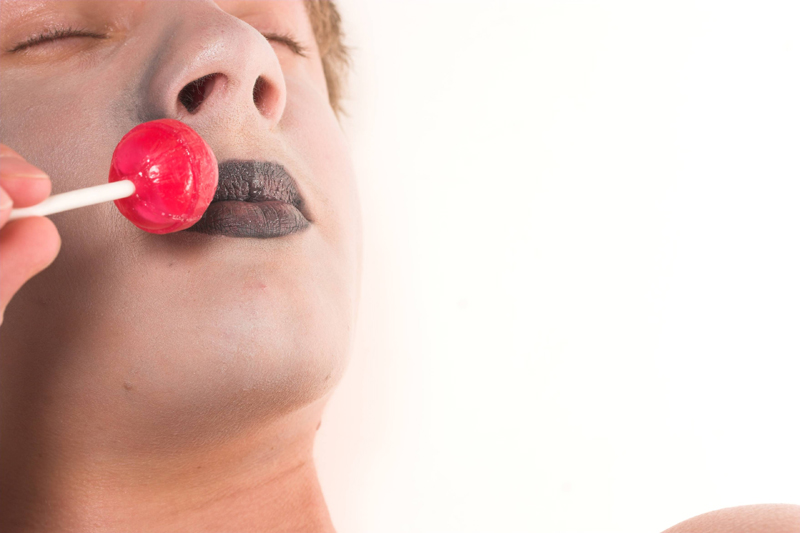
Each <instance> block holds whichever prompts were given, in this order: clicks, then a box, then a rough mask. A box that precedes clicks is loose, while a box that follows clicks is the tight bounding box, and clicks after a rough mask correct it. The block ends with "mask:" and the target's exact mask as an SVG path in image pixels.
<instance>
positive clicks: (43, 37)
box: [9, 27, 308, 57]
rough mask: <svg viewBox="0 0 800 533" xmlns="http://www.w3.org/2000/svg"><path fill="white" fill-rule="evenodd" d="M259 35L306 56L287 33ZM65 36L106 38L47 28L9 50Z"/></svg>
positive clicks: (86, 33)
mask: <svg viewBox="0 0 800 533" xmlns="http://www.w3.org/2000/svg"><path fill="white" fill-rule="evenodd" d="M261 35H263V36H264V38H265V39H267V41H271V40H272V41H277V42H279V43H282V44H284V45H286V46H287V47H288V48H289V49H290V50H291V51H292V52H294V53H295V54H297V55H299V56H301V57H308V55H307V52H308V50H307V49H306V48H305V47H304V46H302V45H301V44H300V43H298V42H297V41H295V40H294V39H292V38H291V37H289V36H288V35H283V34H276V33H262V34H261ZM67 37H93V38H95V39H106V38H107V36H105V35H101V34H99V33H94V32H91V31H88V30H79V29H76V28H71V27H69V28H56V29H49V30H46V31H44V32H42V33H40V34H39V35H35V36H33V37H31V38H29V39H26V40H25V41H23V42H21V43H20V44H18V45H17V46H15V47H14V48H12V49H11V50H9V52H12V53H13V52H20V51H22V50H25V49H26V48H31V47H33V46H36V45H38V44H44V43H48V42H52V41H57V40H59V39H65V38H67Z"/></svg>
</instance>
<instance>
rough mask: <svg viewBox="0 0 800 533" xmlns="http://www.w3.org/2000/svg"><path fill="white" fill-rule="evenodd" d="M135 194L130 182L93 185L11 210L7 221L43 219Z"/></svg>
mask: <svg viewBox="0 0 800 533" xmlns="http://www.w3.org/2000/svg"><path fill="white" fill-rule="evenodd" d="M135 192H136V185H134V184H133V182H132V181H131V180H120V181H115V182H113V183H105V184H103V185H95V186H94V187H86V188H85V189H78V190H75V191H69V192H62V193H61V194H55V195H53V196H50V197H49V198H47V199H46V200H45V201H44V202H40V203H38V204H36V205H32V206H30V207H20V208H18V209H12V210H11V216H9V217H8V220H14V219H16V218H24V217H43V216H45V215H52V214H53V213H60V212H62V211H69V210H70V209H75V208H77V207H85V206H87V205H94V204H99V203H102V202H109V201H111V200H119V199H120V198H127V197H128V196H130V195H132V194H133V193H135Z"/></svg>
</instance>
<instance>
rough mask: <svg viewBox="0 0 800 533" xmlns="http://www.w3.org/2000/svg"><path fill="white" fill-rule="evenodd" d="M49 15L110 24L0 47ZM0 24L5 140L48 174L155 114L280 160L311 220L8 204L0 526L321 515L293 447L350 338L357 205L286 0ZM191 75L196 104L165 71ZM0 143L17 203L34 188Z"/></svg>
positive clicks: (251, 526)
mask: <svg viewBox="0 0 800 533" xmlns="http://www.w3.org/2000/svg"><path fill="white" fill-rule="evenodd" d="M51 23H53V24H63V25H66V26H72V27H73V28H74V27H80V28H82V29H88V30H91V31H93V32H97V33H101V34H104V35H107V36H108V38H105V39H99V38H93V37H69V38H65V39H60V40H57V41H51V42H48V43H43V44H41V45H38V46H35V47H33V48H29V49H27V50H24V51H20V52H16V53H11V52H9V50H11V49H13V48H14V47H15V46H16V45H18V44H19V43H20V42H23V41H25V40H26V39H28V38H29V37H32V36H34V35H36V34H38V33H40V32H41V31H42V30H44V29H45V28H46V27H47V26H48V25H49V24H51ZM0 24H1V27H0V41H1V44H2V53H1V54H0V69H1V72H0V74H1V75H0V116H1V117H2V121H0V142H2V144H4V145H6V146H8V147H10V148H12V149H13V150H14V151H15V152H16V153H17V154H19V156H21V157H24V159H26V160H27V161H28V163H30V164H31V165H33V166H34V167H35V168H37V169H41V170H42V171H44V172H45V173H46V174H47V175H49V176H50V178H51V181H52V192H53V193H59V192H64V191H67V190H72V189H77V188H81V187H86V186H90V185H95V184H100V183H104V182H105V181H106V180H107V176H108V167H109V162H110V156H111V153H112V152H113V150H114V147H115V146H116V144H117V142H118V141H119V139H120V138H121V137H122V136H123V135H124V134H125V133H126V132H127V131H128V130H129V129H130V128H132V127H133V126H135V125H137V124H139V123H141V122H144V121H147V120H154V119H158V118H174V119H178V120H182V121H184V122H185V123H187V124H189V125H190V126H191V127H192V128H194V129H195V130H196V131H197V132H198V133H200V135H202V136H203V138H204V139H205V140H206V141H207V142H208V143H209V145H210V146H211V147H212V149H213V150H214V152H215V154H216V156H217V158H218V160H220V161H224V160H227V159H261V160H272V161H277V162H279V163H281V164H283V165H284V166H285V167H286V168H287V169H288V170H289V172H290V173H291V174H292V175H293V177H294V178H295V180H296V182H297V186H298V189H299V191H300V194H301V195H302V197H303V198H304V200H305V204H306V206H307V207H308V211H309V212H310V217H309V218H310V219H311V221H312V224H311V225H310V227H309V228H307V229H306V230H304V231H303V232H301V233H298V234H293V235H289V236H286V237H282V238H278V239H240V238H231V237H225V236H208V235H203V234H196V233H190V232H184V233H175V234H169V235H153V234H149V233H145V232H142V231H141V230H139V229H138V228H136V227H135V226H133V225H132V224H131V223H130V222H129V221H127V220H126V219H125V218H124V217H122V216H121V215H120V214H119V212H118V211H117V210H116V208H115V207H114V205H113V204H112V203H106V204H101V205H97V206H91V207H85V208H81V209H77V210H74V211H69V212H65V213H60V214H56V215H51V216H50V217H49V219H50V220H48V219H45V218H41V217H37V218H35V219H28V220H18V221H14V222H10V223H8V224H6V225H5V226H4V227H3V228H2V235H0V245H2V249H0V253H2V254H3V265H4V266H3V268H4V271H3V273H2V274H3V298H4V300H3V302H2V303H3V304H4V305H5V304H6V303H8V307H7V308H6V309H5V314H4V323H3V325H2V335H0V353H2V357H1V358H0V436H1V437H0V490H2V494H1V495H0V530H2V531H42V530H46V531H50V530H74V531H115V530H116V531H122V530H127V531H176V530H178V529H176V528H177V527H180V530H186V531H220V530H228V531H287V530H288V531H332V530H333V527H332V525H331V521H330V517H329V515H328V512H327V509H326V507H325V503H324V500H323V498H322V494H321V491H320V487H319V483H318V481H317V475H316V470H315V467H314V464H313V460H312V447H313V441H314V436H315V432H316V430H317V428H318V427H319V424H320V417H321V413H322V408H323V406H324V404H325V402H326V401H327V399H328V397H329V395H330V393H331V392H332V390H333V387H334V386H335V384H336V383H337V382H338V381H339V379H340V376H341V375H342V372H343V370H344V368H345V366H346V362H347V358H348V353H349V350H350V344H351V333H352V331H353V327H354V323H355V319H356V314H357V302H358V290H359V279H360V263H361V259H360V249H361V241H360V235H361V226H360V224H361V223H360V215H359V205H358V198H357V194H356V185H355V177H354V172H353V167H352V162H351V159H350V155H349V150H348V147H347V144H346V141H345V138H344V135H343V133H342V131H341V129H340V127H339V123H338V121H337V118H336V116H335V114H334V112H333V110H332V109H331V107H330V104H329V102H328V94H327V90H326V84H325V77H324V73H323V70H322V64H321V60H320V57H319V51H318V49H317V46H316V43H315V41H314V36H313V32H312V29H311V26H310V23H309V20H308V18H307V15H306V12H305V8H304V5H303V3H302V2H298V1H264V2H212V1H201V0H196V1H190V2H183V1H170V2H134V1H119V2H103V1H79V2H67V1H55V2H20V1H3V2H2V3H0ZM265 32H266V33H270V32H272V33H279V34H288V35H290V36H291V37H292V38H293V39H295V40H296V41H297V42H299V43H300V44H301V45H302V46H303V47H304V48H305V55H306V57H303V56H300V55H298V54H297V53H295V52H294V51H292V49H291V47H289V46H287V45H285V44H284V43H282V42H280V41H278V40H270V41H268V40H267V39H265V38H264V36H263V35H262V33H265ZM207 74H221V76H220V77H218V78H217V80H218V82H216V83H215V84H214V85H213V89H212V90H211V91H210V94H206V96H205V100H204V101H203V102H202V104H201V105H200V107H199V108H198V110H197V111H196V112H195V113H194V114H191V113H189V112H188V110H186V109H185V108H184V107H183V106H182V104H181V103H180V101H179V99H178V93H179V92H180V90H181V89H182V88H183V87H185V86H186V85H187V84H188V83H190V82H192V81H193V80H196V79H198V78H201V77H203V76H205V75H207ZM259 78H261V80H262V82H265V83H266V89H265V90H264V91H261V92H260V97H259V98H257V99H254V94H253V88H254V86H255V84H256V81H257V80H258V79H259ZM18 159H19V158H17V160H18ZM0 166H2V167H3V168H5V169H8V172H7V175H5V176H3V181H2V186H3V188H4V189H5V188H6V186H7V185H8V192H9V194H10V195H11V197H12V198H13V199H14V200H15V203H16V206H18V207H19V206H22V205H23V204H25V200H26V197H25V195H26V194H27V195H28V197H27V200H28V205H30V204H32V203H36V202H37V201H39V200H40V199H42V198H43V197H44V196H46V195H47V193H48V192H49V191H48V190H47V189H49V186H50V182H49V181H48V180H47V179H42V178H39V181H38V182H34V181H33V179H32V178H22V177H19V176H18V175H15V176H12V175H11V174H12V173H13V172H12V170H13V169H12V166H13V165H11V166H9V165H8V164H7V162H6V160H5V159H4V160H3V163H2V165H0ZM17 174H19V173H17ZM26 179H27V181H26V182H25V181H23V180H26ZM12 182H16V183H23V185H22V186H17V189H16V192H15V191H12V189H13V186H11V185H10V184H11V183H12ZM36 187H38V189H36ZM23 189H24V191H26V192H23V191H22V190H23ZM34 189H36V190H34ZM37 191H38V192H37ZM11 193H13V194H11ZM2 216H3V217H5V216H7V212H4V213H3V215H2ZM51 221H52V222H51ZM56 228H57V232H56ZM59 245H60V251H59ZM56 253H57V254H58V255H57V257H56V258H55V260H54V261H53V262H52V264H51V265H50V266H49V267H48V268H46V269H45V270H44V271H42V272H41V273H40V274H38V275H36V276H35V277H33V278H32V279H31V280H30V281H28V282H27V283H25V284H24V286H22V288H21V289H20V290H19V292H17V293H16V294H13V293H14V292H15V291H16V288H15V286H14V285H15V284H16V285H17V286H19V285H22V283H23V282H24V281H25V280H26V279H27V278H29V277H30V276H31V275H33V274H34V273H35V272H34V271H36V270H37V269H38V270H41V269H42V268H44V267H45V266H46V265H47V263H48V262H49V260H51V259H52V257H53V256H55V255H56ZM6 270H7V271H8V272H12V271H13V273H14V274H13V275H9V276H6V274H7V271H6ZM12 295H13V298H12ZM6 296H8V298H11V300H10V302H8V298H7V297H6Z"/></svg>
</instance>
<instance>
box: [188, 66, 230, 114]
mask: <svg viewBox="0 0 800 533" xmlns="http://www.w3.org/2000/svg"><path fill="white" fill-rule="evenodd" d="M219 76H222V74H208V75H206V76H203V77H202V78H198V79H196V80H194V81H193V82H190V83H187V84H186V87H184V88H183V89H181V92H180V93H178V100H179V101H180V103H181V104H183V107H185V108H186V110H187V111H188V112H189V113H195V112H196V111H197V109H198V108H199V107H200V104H202V103H203V101H205V99H206V98H208V95H210V94H211V91H212V90H213V89H214V84H215V83H216V81H217V78H218V77H219Z"/></svg>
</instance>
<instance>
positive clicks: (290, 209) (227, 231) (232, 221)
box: [183, 200, 310, 239]
mask: <svg viewBox="0 0 800 533" xmlns="http://www.w3.org/2000/svg"><path fill="white" fill-rule="evenodd" d="M309 225H310V222H309V221H308V220H307V219H306V218H305V217H304V216H303V214H302V213H300V211H299V210H298V209H297V208H296V207H294V206H293V205H291V204H287V203H285V202H281V201H278V200H267V201H265V202H234V201H224V202H213V203H212V204H211V205H209V206H208V209H206V212H205V213H203V217H202V218H201V219H200V220H199V221H198V222H197V223H196V224H195V225H193V226H191V227H189V228H186V229H185V230H183V231H195V232H198V233H207V234H209V235H227V236H228V237H249V238H255V239H271V238H273V237H283V236H285V235H290V234H292V233H297V232H299V231H302V230H304V229H306V228H307V227H308V226H309Z"/></svg>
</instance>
